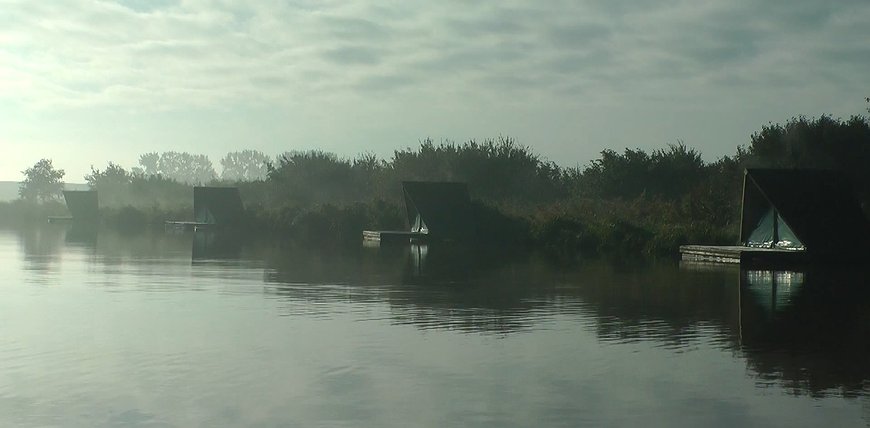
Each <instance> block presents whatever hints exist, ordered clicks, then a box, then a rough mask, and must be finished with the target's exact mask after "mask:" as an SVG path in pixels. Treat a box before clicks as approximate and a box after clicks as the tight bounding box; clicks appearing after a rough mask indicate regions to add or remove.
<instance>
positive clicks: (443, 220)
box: [363, 181, 474, 242]
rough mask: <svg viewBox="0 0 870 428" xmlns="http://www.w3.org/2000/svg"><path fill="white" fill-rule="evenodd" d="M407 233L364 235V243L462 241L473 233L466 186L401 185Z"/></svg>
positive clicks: (413, 183)
mask: <svg viewBox="0 0 870 428" xmlns="http://www.w3.org/2000/svg"><path fill="white" fill-rule="evenodd" d="M402 193H403V194H404V199H405V210H406V212H407V216H408V225H409V226H410V231H407V232H405V231H364V232H363V239H365V240H366V241H388V240H391V241H396V242H400V241H401V242H408V241H409V240H411V241H461V240H463V239H466V238H467V237H468V236H469V235H470V234H471V233H472V232H473V231H474V227H473V224H472V216H471V198H469V196H468V186H467V185H466V184H465V183H455V182H426V181H405V182H403V183H402Z"/></svg>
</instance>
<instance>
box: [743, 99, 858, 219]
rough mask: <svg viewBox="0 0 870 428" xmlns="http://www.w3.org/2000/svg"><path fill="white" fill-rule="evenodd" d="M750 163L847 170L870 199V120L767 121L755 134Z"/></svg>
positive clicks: (752, 140)
mask: <svg viewBox="0 0 870 428" xmlns="http://www.w3.org/2000/svg"><path fill="white" fill-rule="evenodd" d="M747 155H748V157H749V164H750V165H752V166H765V167H775V168H824V169H834V170H839V171H842V172H844V173H846V174H847V175H848V176H849V177H850V178H851V179H852V180H853V182H854V183H856V185H857V186H858V190H859V192H860V194H861V195H862V199H863V200H864V201H865V202H868V201H870V123H868V121H867V118H864V117H861V116H853V117H851V118H850V119H848V120H845V121H844V120H840V119H834V118H831V117H830V116H821V117H818V118H815V119H807V118H805V117H797V118H793V119H791V120H790V121H788V122H787V123H785V124H784V125H781V124H772V123H771V124H768V125H766V126H764V127H762V129H761V131H759V132H757V133H755V134H753V135H752V138H751V142H750V144H749V148H748V153H747Z"/></svg>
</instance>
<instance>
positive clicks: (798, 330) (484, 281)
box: [0, 226, 870, 427]
mask: <svg viewBox="0 0 870 428" xmlns="http://www.w3.org/2000/svg"><path fill="white" fill-rule="evenodd" d="M0 261H2V263H0V277H2V278H3V280H2V281H0V370H2V374H3V375H2V376H0V422H2V424H3V425H12V426H46V425H57V426H118V425H123V426H199V425H208V426H276V425H277V426H288V425H289V426H377V427H382V426H518V427H520V426H601V425H612V426H819V425H827V426H864V425H866V424H868V423H870V367H868V364H867V361H870V358H868V357H870V339H868V337H870V317H868V315H867V314H870V311H868V309H870V292H868V291H867V290H866V287H864V285H865V284H866V283H867V277H866V274H864V273H861V272H853V271H846V270H825V271H822V270H814V271H793V272H788V271H777V272H774V271H741V270H740V269H737V268H722V267H710V266H699V265H683V266H680V265H678V264H676V263H675V262H670V261H665V262H657V263H653V262H640V261H633V260H627V259H621V260H592V261H579V262H571V263H566V262H561V263H560V262H557V261H554V260H550V259H548V258H546V257H543V256H540V255H536V254H527V253H506V252H500V251H495V250H491V249H489V250H483V249H478V248H468V247H457V246H453V247H451V246H435V245H431V246H427V247H419V246H412V247H408V246H399V247H386V246H385V247H380V248H362V247H360V248H351V249H331V250H328V249H317V248H308V247H298V246H296V247H294V246H290V245H281V243H279V242H260V241H258V242H251V241H249V240H240V239H238V238H237V237H233V236H227V235H221V234H215V233H211V234H203V233H197V234H160V233H157V234H148V233H145V234H137V235H119V234H116V233H113V232H110V231H108V230H104V229H98V228H91V229H81V228H76V227H70V228H65V227H60V226H51V227H39V228H30V229H20V230H0Z"/></svg>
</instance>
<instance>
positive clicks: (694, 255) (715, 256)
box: [680, 245, 809, 265]
mask: <svg viewBox="0 0 870 428" xmlns="http://www.w3.org/2000/svg"><path fill="white" fill-rule="evenodd" d="M680 254H681V258H682V259H683V260H686V261H695V262H713V263H734V264H749V265H759V264H795V263H805V262H807V261H809V257H808V255H807V252H806V251H801V250H782V249H778V248H753V247H744V246H742V245H726V246H715V245H682V246H680Z"/></svg>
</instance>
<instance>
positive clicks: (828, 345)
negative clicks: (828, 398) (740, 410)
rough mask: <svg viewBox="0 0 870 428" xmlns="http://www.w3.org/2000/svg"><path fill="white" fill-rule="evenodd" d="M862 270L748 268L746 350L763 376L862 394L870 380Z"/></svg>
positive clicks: (800, 389) (868, 314)
mask: <svg viewBox="0 0 870 428" xmlns="http://www.w3.org/2000/svg"><path fill="white" fill-rule="evenodd" d="M867 279H868V277H867V274H866V272H865V271H864V270H860V269H853V270H850V269H815V270H808V271H804V272H794V271H745V272H743V275H742V276H741V284H740V289H741V302H740V305H741V314H742V315H741V325H742V331H741V333H742V334H741V336H742V349H743V352H744V354H745V356H746V358H747V361H748V364H749V367H750V368H751V369H752V370H753V372H755V373H756V374H757V375H758V378H759V380H760V381H761V382H762V383H764V382H767V381H779V382H781V383H782V384H783V385H784V386H786V387H787V388H788V389H790V390H791V391H792V392H794V393H807V394H810V395H813V396H824V395H827V394H835V395H844V396H854V395H858V394H860V393H866V392H867V391H868V387H870V385H868V381H870V364H868V363H867V362H868V361H870V292H868V288H867V284H868V282H867Z"/></svg>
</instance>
